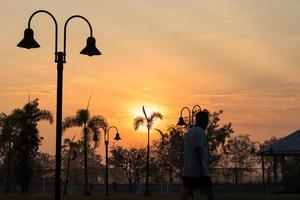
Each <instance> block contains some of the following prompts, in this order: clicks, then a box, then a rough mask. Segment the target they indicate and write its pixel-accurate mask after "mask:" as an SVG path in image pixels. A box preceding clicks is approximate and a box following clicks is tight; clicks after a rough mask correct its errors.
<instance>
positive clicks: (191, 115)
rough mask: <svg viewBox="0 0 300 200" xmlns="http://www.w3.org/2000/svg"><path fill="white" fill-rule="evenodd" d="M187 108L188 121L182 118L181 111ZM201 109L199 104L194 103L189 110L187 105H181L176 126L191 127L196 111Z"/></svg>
mask: <svg viewBox="0 0 300 200" xmlns="http://www.w3.org/2000/svg"><path fill="white" fill-rule="evenodd" d="M185 109H186V110H187V111H188V113H189V115H188V123H186V122H185V120H184V117H183V111H184V110H185ZM199 111H201V107H200V106H199V105H194V106H193V107H192V110H190V109H189V108H188V107H186V106H185V107H183V108H182V109H181V111H180V117H179V120H178V123H177V125H178V126H186V127H187V128H192V127H193V126H194V125H195V120H194V119H195V116H196V113H197V112H199Z"/></svg>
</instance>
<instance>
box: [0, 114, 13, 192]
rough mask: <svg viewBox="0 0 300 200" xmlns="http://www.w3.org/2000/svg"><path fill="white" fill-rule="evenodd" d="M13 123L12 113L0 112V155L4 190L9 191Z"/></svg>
mask: <svg viewBox="0 0 300 200" xmlns="http://www.w3.org/2000/svg"><path fill="white" fill-rule="evenodd" d="M15 132H16V129H15V125H14V121H13V117H12V115H6V114H5V113H0V155H1V158H2V159H3V163H4V164H6V174H5V177H6V178H5V179H6V182H5V192H6V193H9V192H10V179H11V175H10V173H11V160H12V152H11V151H12V142H13V137H14V136H15Z"/></svg>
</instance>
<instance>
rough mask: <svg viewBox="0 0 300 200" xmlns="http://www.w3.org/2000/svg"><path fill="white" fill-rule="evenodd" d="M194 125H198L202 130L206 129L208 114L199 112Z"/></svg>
mask: <svg viewBox="0 0 300 200" xmlns="http://www.w3.org/2000/svg"><path fill="white" fill-rule="evenodd" d="M196 123H197V124H199V125H200V126H201V127H202V128H206V126H207V124H208V112H207V111H199V112H197V113H196Z"/></svg>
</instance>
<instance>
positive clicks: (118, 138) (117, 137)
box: [114, 133, 121, 141]
mask: <svg viewBox="0 0 300 200" xmlns="http://www.w3.org/2000/svg"><path fill="white" fill-rule="evenodd" d="M114 140H117V141H119V140H121V137H120V133H116V137H115V138H114Z"/></svg>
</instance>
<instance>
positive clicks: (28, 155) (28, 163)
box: [11, 98, 53, 194]
mask: <svg viewBox="0 0 300 200" xmlns="http://www.w3.org/2000/svg"><path fill="white" fill-rule="evenodd" d="M11 115H12V118H13V121H14V126H15V128H16V130H17V132H16V138H15V141H14V146H13V149H14V151H15V154H16V162H17V163H16V168H15V170H16V174H17V176H16V177H17V181H18V182H19V184H20V185H21V194H24V193H25V192H27V191H28V183H29V181H30V179H31V177H32V176H33V166H34V158H35V156H36V155H37V151H38V148H39V145H40V144H41V141H42V138H41V137H40V136H39V130H38V129H37V123H38V122H40V121H43V120H46V121H49V122H50V123H51V124H52V122H53V116H52V114H51V113H50V111H48V110H44V109H39V103H38V99H37V98H36V99H34V100H32V101H29V102H28V103H27V104H25V105H24V106H23V108H22V109H20V108H19V109H15V110H14V111H13V112H12V114H11Z"/></svg>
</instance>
